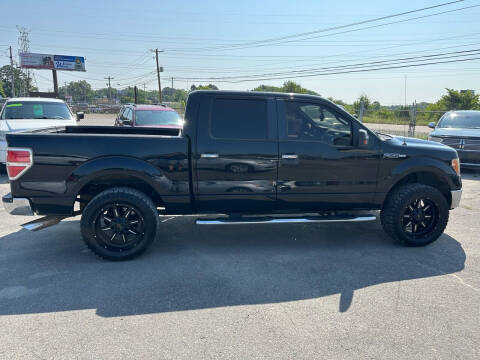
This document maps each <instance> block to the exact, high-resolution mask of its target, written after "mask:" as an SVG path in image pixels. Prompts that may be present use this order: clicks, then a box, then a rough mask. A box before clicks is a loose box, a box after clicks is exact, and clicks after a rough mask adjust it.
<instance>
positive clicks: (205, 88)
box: [190, 84, 218, 91]
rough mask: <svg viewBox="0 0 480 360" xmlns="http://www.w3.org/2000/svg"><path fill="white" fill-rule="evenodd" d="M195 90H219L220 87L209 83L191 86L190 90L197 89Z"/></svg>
mask: <svg viewBox="0 0 480 360" xmlns="http://www.w3.org/2000/svg"><path fill="white" fill-rule="evenodd" d="M195 90H218V87H217V86H216V85H213V84H208V85H198V86H195V85H192V86H190V91H195Z"/></svg>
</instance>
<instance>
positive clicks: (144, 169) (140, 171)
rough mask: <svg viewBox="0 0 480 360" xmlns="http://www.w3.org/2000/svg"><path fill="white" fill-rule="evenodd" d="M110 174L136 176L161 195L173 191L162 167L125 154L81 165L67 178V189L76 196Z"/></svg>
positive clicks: (97, 159)
mask: <svg viewBox="0 0 480 360" xmlns="http://www.w3.org/2000/svg"><path fill="white" fill-rule="evenodd" d="M109 176H111V177H113V178H115V177H123V176H125V177H133V178H136V179H138V180H139V181H142V182H145V183H146V184H148V185H149V186H150V187H152V188H153V189H154V190H155V191H156V192H157V194H159V195H160V196H161V195H168V194H171V193H172V188H173V185H172V181H171V180H169V179H168V178H167V177H166V176H165V175H164V174H163V172H162V171H161V170H160V169H158V168H156V167H154V166H153V165H151V164H150V163H148V162H147V161H144V160H140V159H136V158H132V157H124V156H108V157H101V158H96V159H92V160H90V161H88V162H86V163H84V164H82V165H80V166H79V167H77V168H76V169H75V170H74V171H73V172H72V174H71V175H70V176H69V177H68V178H67V184H66V185H67V189H68V190H67V191H68V192H69V193H70V194H72V195H74V196H76V195H77V194H78V193H79V192H80V190H81V189H82V188H83V187H84V186H85V185H87V184H89V183H90V182H92V181H94V180H95V179H99V178H105V177H109Z"/></svg>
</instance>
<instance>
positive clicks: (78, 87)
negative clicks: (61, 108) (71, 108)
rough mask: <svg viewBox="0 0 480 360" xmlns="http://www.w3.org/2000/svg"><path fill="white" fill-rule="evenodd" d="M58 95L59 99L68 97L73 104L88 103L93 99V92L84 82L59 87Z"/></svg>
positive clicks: (74, 82) (73, 82)
mask: <svg viewBox="0 0 480 360" xmlns="http://www.w3.org/2000/svg"><path fill="white" fill-rule="evenodd" d="M58 94H59V96H60V97H64V96H65V95H70V96H71V97H72V100H73V101H74V102H89V101H91V100H92V99H93V98H94V95H95V92H94V91H93V90H92V86H91V85H90V84H89V83H88V82H87V81H86V80H79V81H72V82H70V83H69V84H68V85H67V86H62V87H60V88H59V89H58Z"/></svg>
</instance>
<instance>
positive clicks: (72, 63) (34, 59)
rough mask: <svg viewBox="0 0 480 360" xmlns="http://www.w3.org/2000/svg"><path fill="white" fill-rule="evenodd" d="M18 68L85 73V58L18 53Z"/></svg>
mask: <svg viewBox="0 0 480 360" xmlns="http://www.w3.org/2000/svg"><path fill="white" fill-rule="evenodd" d="M20 67H22V68H26V69H47V70H70V71H85V57H83V56H67V55H51V54H36V53H20Z"/></svg>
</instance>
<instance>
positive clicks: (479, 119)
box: [428, 110, 480, 170]
mask: <svg viewBox="0 0 480 360" xmlns="http://www.w3.org/2000/svg"><path fill="white" fill-rule="evenodd" d="M428 126H429V127H431V128H433V129H434V130H433V131H432V132H431V133H430V134H429V136H428V140H431V141H436V142H440V143H442V144H445V145H448V146H450V147H452V148H454V149H455V150H457V153H458V157H459V158H460V164H461V166H462V167H463V168H470V169H478V170H480V111H475V110H456V111H449V112H447V113H445V114H444V115H443V116H442V117H441V118H440V120H439V121H438V124H435V123H434V122H431V123H430V124H428Z"/></svg>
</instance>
